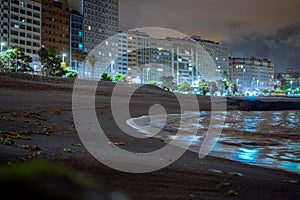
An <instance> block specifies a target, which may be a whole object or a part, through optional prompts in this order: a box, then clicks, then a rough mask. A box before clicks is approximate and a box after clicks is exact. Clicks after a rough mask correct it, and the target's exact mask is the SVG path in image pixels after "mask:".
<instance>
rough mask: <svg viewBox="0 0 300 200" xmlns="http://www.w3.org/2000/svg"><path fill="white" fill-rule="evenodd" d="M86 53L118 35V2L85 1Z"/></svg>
mask: <svg viewBox="0 0 300 200" xmlns="http://www.w3.org/2000/svg"><path fill="white" fill-rule="evenodd" d="M83 17H84V23H83V24H84V26H83V32H84V33H83V34H84V39H83V40H84V51H85V52H87V53H89V52H90V51H91V50H93V49H94V48H95V47H96V46H97V45H99V44H100V43H101V42H103V41H105V40H107V39H108V38H109V37H111V36H113V35H115V34H117V33H118V29H119V1H118V0H84V1H83Z"/></svg>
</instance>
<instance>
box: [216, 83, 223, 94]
mask: <svg viewBox="0 0 300 200" xmlns="http://www.w3.org/2000/svg"><path fill="white" fill-rule="evenodd" d="M217 87H218V89H219V92H220V95H221V96H223V93H224V83H223V81H222V80H218V81H217Z"/></svg>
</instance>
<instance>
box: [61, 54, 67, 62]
mask: <svg viewBox="0 0 300 200" xmlns="http://www.w3.org/2000/svg"><path fill="white" fill-rule="evenodd" d="M62 57H63V59H62V61H63V62H65V57H67V54H66V53H63V55H62Z"/></svg>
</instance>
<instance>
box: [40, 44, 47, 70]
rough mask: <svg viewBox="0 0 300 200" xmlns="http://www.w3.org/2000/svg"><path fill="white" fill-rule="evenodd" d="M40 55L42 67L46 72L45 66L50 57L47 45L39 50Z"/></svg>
mask: <svg viewBox="0 0 300 200" xmlns="http://www.w3.org/2000/svg"><path fill="white" fill-rule="evenodd" d="M38 55H39V57H40V62H41V65H42V66H41V68H42V74H44V70H43V69H44V66H45V65H46V64H47V59H48V51H47V49H46V48H45V47H41V48H40V49H39V51H38Z"/></svg>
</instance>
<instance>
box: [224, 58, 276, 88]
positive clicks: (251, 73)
mask: <svg viewBox="0 0 300 200" xmlns="http://www.w3.org/2000/svg"><path fill="white" fill-rule="evenodd" d="M229 63H230V73H229V77H230V79H231V81H232V82H233V83H235V84H236V85H237V86H238V88H239V91H242V92H243V93H247V92H248V93H249V92H253V91H257V92H261V91H263V90H273V89H274V64H273V63H272V62H271V61H269V60H268V59H267V58H263V59H258V58H255V57H251V58H230V59H229Z"/></svg>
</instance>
